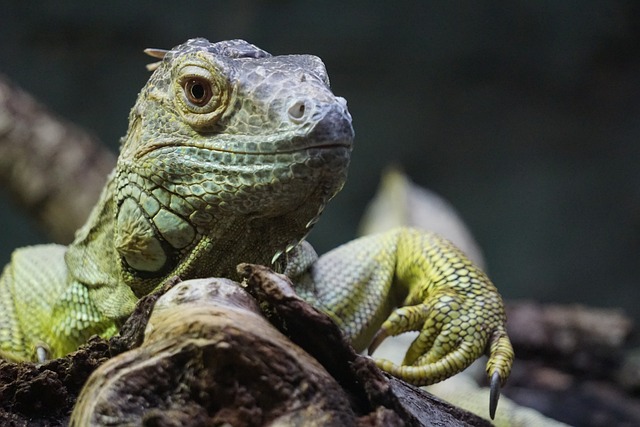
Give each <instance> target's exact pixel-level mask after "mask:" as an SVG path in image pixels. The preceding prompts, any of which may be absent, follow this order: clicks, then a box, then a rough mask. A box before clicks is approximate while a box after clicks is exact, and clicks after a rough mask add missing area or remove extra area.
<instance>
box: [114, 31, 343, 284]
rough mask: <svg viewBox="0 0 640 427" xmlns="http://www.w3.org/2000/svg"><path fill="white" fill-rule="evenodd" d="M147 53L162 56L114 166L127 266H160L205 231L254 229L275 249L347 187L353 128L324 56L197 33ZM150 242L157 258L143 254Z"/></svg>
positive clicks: (224, 234) (219, 234)
mask: <svg viewBox="0 0 640 427" xmlns="http://www.w3.org/2000/svg"><path fill="white" fill-rule="evenodd" d="M150 54H151V55H152V56H155V57H161V61H160V62H159V63H157V64H154V65H153V66H152V67H151V68H154V69H155V71H154V73H153V75H152V76H151V78H150V79H149V81H148V83H147V84H146V85H145V87H144V88H143V89H142V91H141V92H140V94H139V96H138V100H137V102H136V104H135V106H134V108H133V109H132V111H131V114H130V117H129V130H128V132H127V135H126V136H125V137H124V138H123V140H122V143H121V154H120V156H119V159H118V166H117V168H116V185H117V189H118V190H117V191H116V197H117V200H116V210H117V212H116V217H117V219H116V221H117V227H116V230H118V231H116V233H118V235H117V236H116V248H117V249H118V251H119V252H120V253H121V255H123V256H124V259H125V261H126V262H127V263H128V264H129V266H130V267H132V268H134V269H136V270H142V271H148V272H152V271H156V270H158V269H160V267H161V265H165V261H166V259H167V258H168V256H167V255H168V252H171V251H178V252H180V251H182V252H185V251H187V250H188V249H189V248H190V247H191V246H192V245H193V244H195V243H194V242H196V241H197V240H198V239H197V237H198V236H199V235H205V234H208V235H209V236H210V237H211V236H212V238H213V239H215V240H217V241H220V240H224V239H229V240H236V241H239V240H242V239H243V236H244V234H246V233H249V231H248V230H251V231H250V232H251V233H253V235H254V238H255V234H256V232H259V231H260V230H261V228H260V227H262V229H264V230H263V231H264V233H268V234H269V235H270V237H269V238H268V240H269V241H270V242H273V243H276V242H277V246H282V247H278V248H274V251H275V252H278V251H282V250H287V248H288V247H291V245H293V244H295V243H297V242H298V241H300V240H301V239H302V238H304V236H305V235H306V234H307V233H308V231H309V230H310V228H311V227H312V225H313V224H314V223H315V222H316V221H317V219H318V217H319V215H320V213H321V212H322V210H323V208H324V206H325V205H326V203H327V202H328V201H329V200H330V199H331V198H332V197H333V196H334V195H335V194H336V193H337V192H338V191H339V190H340V189H341V188H342V186H343V184H344V181H345V179H346V174H347V167H348V164H349V158H350V153H351V149H352V142H353V137H354V132H353V128H352V125H351V116H350V114H349V112H348V110H347V107H346V101H345V100H344V99H343V98H340V97H337V96H335V95H334V94H333V93H332V92H331V90H330V88H329V79H328V76H327V72H326V69H325V66H324V64H323V63H322V61H321V60H320V59H319V58H317V57H315V56H311V55H285V56H272V55H270V54H269V53H267V52H265V51H264V50H262V49H259V48H257V47H256V46H254V45H251V44H249V43H247V42H245V41H242V40H232V41H225V42H219V43H210V42H209V41H207V40H205V39H201V38H198V39H191V40H189V41H187V42H186V43H184V44H181V45H179V46H177V47H175V48H173V49H171V50H169V51H166V52H165V51H160V50H150ZM267 228H268V230H267ZM275 235H279V236H281V237H278V238H276V237H274V236H275ZM119 236H120V237H119ZM247 237H248V236H247ZM149 242H151V243H152V244H153V246H154V247H155V249H154V250H153V251H151V252H155V253H156V255H157V257H156V258H157V260H155V261H153V260H152V261H150V259H152V258H153V257H149V256H148V254H145V255H144V256H140V254H141V252H144V251H147V252H149ZM162 269H163V270H164V269H165V268H162Z"/></svg>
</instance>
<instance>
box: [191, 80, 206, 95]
mask: <svg viewBox="0 0 640 427" xmlns="http://www.w3.org/2000/svg"><path fill="white" fill-rule="evenodd" d="M204 92H205V91H204V87H202V85H201V84H194V85H193V86H191V96H192V97H193V98H195V99H202V98H204Z"/></svg>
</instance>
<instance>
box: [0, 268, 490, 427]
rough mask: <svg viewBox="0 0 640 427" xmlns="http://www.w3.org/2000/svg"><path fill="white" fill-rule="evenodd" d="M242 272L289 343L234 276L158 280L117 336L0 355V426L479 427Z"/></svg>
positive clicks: (274, 283)
mask: <svg viewBox="0 0 640 427" xmlns="http://www.w3.org/2000/svg"><path fill="white" fill-rule="evenodd" d="M242 272H243V274H244V275H245V276H246V277H247V279H248V280H247V283H248V285H249V288H250V289H251V290H253V291H254V294H255V295H257V296H259V298H260V299H259V301H260V306H261V307H262V308H263V309H265V310H266V311H267V312H269V313H271V315H270V318H271V319H272V321H274V322H275V324H276V326H278V329H281V330H283V331H286V332H287V333H288V335H289V336H290V338H291V339H292V340H294V341H296V344H297V345H296V344H294V343H292V342H291V341H290V340H289V338H287V337H286V336H285V335H284V334H282V333H281V332H279V331H278V330H277V329H276V328H275V327H274V326H273V325H271V324H270V323H269V322H268V321H267V320H266V319H265V318H264V317H263V316H262V314H261V310H260V308H259V305H258V304H257V303H256V302H255V301H254V300H253V299H252V298H251V297H250V296H249V295H248V294H247V293H246V292H245V291H244V290H242V289H241V287H240V286H239V285H238V284H236V283H234V282H231V281H229V280H227V279H200V280H191V281H186V282H182V283H179V284H177V285H175V286H173V284H170V285H168V286H166V287H165V289H163V291H161V292H159V293H157V294H154V295H151V296H149V297H145V298H144V299H143V300H141V302H140V304H139V305H138V308H137V309H136V312H135V313H134V314H133V315H132V316H131V318H130V319H129V320H128V321H127V323H126V325H125V327H124V328H123V335H122V336H118V337H114V338H113V339H111V340H110V341H108V342H107V341H104V340H101V339H98V338H95V339H93V340H91V342H90V343H89V344H88V345H86V346H84V347H83V348H81V349H80V350H79V351H77V352H75V353H73V354H72V355H69V356H67V357H65V358H62V359H58V360H54V361H51V362H48V363H46V364H44V365H41V366H36V365H32V364H11V363H7V362H0V402H2V404H1V406H0V424H2V425H16V426H36V425H38V426H39V425H44V426H58V425H67V423H68V422H71V425H78V426H80V425H101V424H106V423H109V425H154V426H172V425H193V426H200V425H212V424H214V425H216V424H220V423H230V424H231V425H264V424H268V423H282V425H301V424H304V425H361V426H369V425H376V426H378V425H379V426H382V425H384V426H387V425H452V426H470V425H473V426H486V425H490V424H489V423H488V422H487V421H485V420H483V419H481V418H478V417H476V416H475V415H473V414H470V413H467V412H465V411H462V410H459V409H458V408H455V407H453V406H451V405H449V404H448V403H446V402H443V401H440V400H439V399H437V398H435V397H433V396H431V395H430V394H428V393H426V392H425V391H423V390H420V389H417V388H415V387H413V386H410V385H408V384H405V383H403V382H402V381H400V380H397V379H394V378H392V377H389V376H387V375H386V374H384V373H382V372H381V371H380V370H379V369H378V368H377V367H376V366H375V364H374V363H373V362H372V361H371V360H370V359H369V358H367V357H363V356H360V355H358V354H357V353H355V351H354V350H353V349H352V348H351V347H350V346H349V344H348V343H347V342H346V341H345V340H344V339H343V337H342V334H341V333H340V331H339V329H338V328H337V326H336V325H335V324H333V322H331V320H330V319H329V318H328V317H327V316H325V315H324V314H322V313H320V312H319V311H317V310H316V309H315V308H313V307H311V306H309V305H308V304H306V303H305V302H304V301H302V300H300V299H299V298H298V297H297V296H296V295H295V294H294V293H292V291H291V289H290V282H288V279H286V278H285V277H284V276H280V275H277V274H275V273H273V272H272V271H270V270H269V269H267V268H266V267H261V266H249V265H244V266H243V267H242ZM168 289H171V290H169V291H168V292H167V293H166V294H164V295H163V296H162V297H160V299H158V296H159V295H160V294H161V293H162V292H164V291H167V290H168ZM156 300H158V302H157V304H155V302H156ZM154 304H155V308H154ZM152 308H153V311H152ZM149 313H152V314H151V317H149ZM147 319H148V322H147ZM292 325H295V327H291V326H292ZM307 328H309V329H307ZM145 329H146V332H145V334H144V341H143V342H142V345H141V346H139V347H136V348H133V349H131V350H128V351H124V352H122V353H120V352H121V351H123V350H126V349H127V348H129V347H132V346H133V347H135V346H136V345H137V343H140V341H141V335H142V332H141V331H143V330H145ZM305 330H306V332H305ZM309 331H313V333H309ZM118 353H120V354H118ZM94 370H95V372H93V375H91V377H90V379H89V380H88V381H87V382H86V386H85V387H84V389H83V390H82V392H81V393H80V388H81V386H82V384H83V383H85V381H86V380H87V378H88V377H89V375H90V374H91V373H92V371H94ZM79 393H80V396H79V397H78V394H79ZM76 398H77V403H76ZM74 403H76V406H75V409H74V412H73V415H72V416H71V418H70V412H71V409H72V408H73V406H74ZM126 423H130V424H126Z"/></svg>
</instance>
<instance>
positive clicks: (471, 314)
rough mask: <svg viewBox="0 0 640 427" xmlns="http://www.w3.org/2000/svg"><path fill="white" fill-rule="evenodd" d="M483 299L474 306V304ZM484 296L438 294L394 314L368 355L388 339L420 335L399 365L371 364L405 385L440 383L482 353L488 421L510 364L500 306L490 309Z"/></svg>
mask: <svg viewBox="0 0 640 427" xmlns="http://www.w3.org/2000/svg"><path fill="white" fill-rule="evenodd" d="M479 299H480V300H483V301H480V303H479V301H478V300H479ZM492 302H493V301H491V298H490V297H487V299H484V298H482V297H479V296H478V295H475V296H474V298H464V297H463V296H461V295H459V294H456V293H454V292H450V291H443V292H440V293H439V295H437V296H432V297H431V298H428V299H427V301H425V302H424V303H422V304H417V305H412V306H405V307H401V308H398V309H396V310H394V312H393V313H392V314H391V316H389V318H388V319H387V320H386V321H385V322H384V323H383V325H382V327H381V328H380V330H379V331H378V332H377V333H376V335H375V336H374V338H373V341H372V343H371V345H370V346H369V354H372V353H373V351H374V350H375V349H376V348H377V347H378V345H379V344H380V343H381V342H382V341H383V340H384V339H385V338H386V337H388V336H395V335H399V334H401V333H403V332H408V331H416V330H418V331H420V334H419V335H418V337H417V338H416V339H415V340H414V341H413V343H412V344H411V346H410V347H409V349H408V350H407V353H406V355H405V358H404V361H403V362H402V365H397V364H395V363H393V362H390V361H388V360H384V359H377V360H376V364H377V365H378V367H380V368H381V369H383V370H385V371H387V372H389V373H390V374H392V375H394V376H397V377H398V378H401V379H403V380H405V381H407V382H409V383H412V384H414V385H418V386H424V385H429V384H433V383H436V382H439V381H442V380H444V379H446V378H448V377H450V376H452V375H454V374H456V373H458V372H460V371H462V370H464V369H465V368H466V367H467V366H469V365H470V364H471V363H472V362H473V361H474V360H476V359H477V358H478V357H480V356H481V355H482V354H483V353H488V354H489V361H488V362H487V374H488V376H489V378H490V382H491V393H490V402H489V412H490V415H491V418H493V416H494V415H495V410H496V407H497V403H498V398H499V396H500V386H501V385H502V384H504V382H505V381H506V379H507V377H508V376H509V372H510V370H511V364H512V363H513V358H514V354H513V349H512V347H511V343H510V342H509V338H508V337H507V334H506V331H505V329H504V316H503V315H502V313H503V311H502V305H501V302H500V304H499V306H500V307H499V308H498V309H495V310H494V309H492V308H493V307H492V305H491V303H492Z"/></svg>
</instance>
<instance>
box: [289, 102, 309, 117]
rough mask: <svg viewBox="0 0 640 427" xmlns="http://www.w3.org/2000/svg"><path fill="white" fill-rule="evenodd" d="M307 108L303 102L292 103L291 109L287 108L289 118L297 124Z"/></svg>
mask: <svg viewBox="0 0 640 427" xmlns="http://www.w3.org/2000/svg"><path fill="white" fill-rule="evenodd" d="M306 110H307V107H306V105H305V103H304V101H297V102H294V103H293V105H292V106H291V107H289V117H290V118H291V120H293V121H294V122H299V121H301V120H302V118H303V117H304V113H305V112H306Z"/></svg>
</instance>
